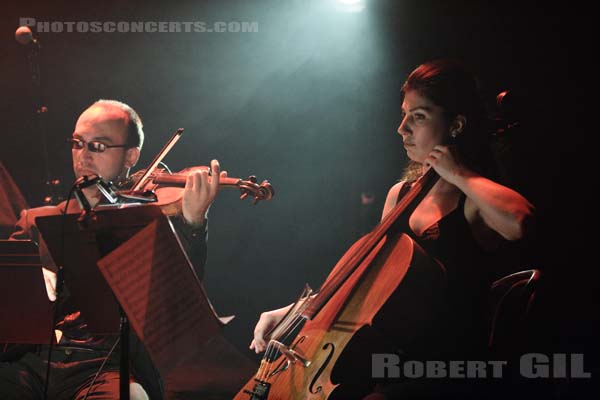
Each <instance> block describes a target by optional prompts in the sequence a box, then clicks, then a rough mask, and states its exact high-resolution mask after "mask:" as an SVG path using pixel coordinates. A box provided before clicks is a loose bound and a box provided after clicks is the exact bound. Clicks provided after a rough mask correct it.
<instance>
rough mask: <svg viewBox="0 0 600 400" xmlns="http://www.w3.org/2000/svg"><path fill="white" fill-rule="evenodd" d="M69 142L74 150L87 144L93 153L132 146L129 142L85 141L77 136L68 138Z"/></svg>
mask: <svg viewBox="0 0 600 400" xmlns="http://www.w3.org/2000/svg"><path fill="white" fill-rule="evenodd" d="M67 143H71V148H72V149H73V150H81V149H83V148H84V147H85V146H86V145H87V148H88V150H89V151H91V152H93V153H102V152H104V150H106V149H110V148H112V147H132V146H130V145H128V144H106V143H102V142H98V141H92V142H84V141H83V140H81V139H76V138H68V139H67Z"/></svg>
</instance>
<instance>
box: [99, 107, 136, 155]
mask: <svg viewBox="0 0 600 400" xmlns="http://www.w3.org/2000/svg"><path fill="white" fill-rule="evenodd" d="M96 106H97V107H103V108H104V109H106V110H109V111H111V112H113V111H114V112H117V111H121V112H122V113H123V114H124V115H125V116H126V117H125V121H124V122H125V123H126V129H127V139H126V140H127V144H129V145H131V146H133V147H137V148H138V149H140V150H141V149H142V146H143V144H144V130H143V127H144V125H143V124H142V120H141V118H140V116H139V115H138V113H137V112H135V110H134V109H133V108H131V107H130V106H128V105H127V104H125V103H123V102H121V101H118V100H106V99H100V100H98V101H96V102H95V103H94V104H92V105H91V107H90V108H92V107H96Z"/></svg>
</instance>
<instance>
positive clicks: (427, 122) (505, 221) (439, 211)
mask: <svg viewBox="0 0 600 400" xmlns="http://www.w3.org/2000/svg"><path fill="white" fill-rule="evenodd" d="M402 96H403V102H402V108H401V110H402V118H401V123H400V126H399V127H398V134H399V135H400V136H401V137H402V140H403V143H404V149H405V151H406V153H407V156H408V158H409V159H410V163H409V166H408V167H407V169H406V170H405V173H404V177H403V179H402V180H401V181H400V182H399V183H397V184H395V185H394V186H392V188H391V189H390V190H389V192H388V195H387V199H386V201H385V205H384V209H383V218H385V216H386V215H387V214H388V213H390V212H391V211H392V210H393V209H394V207H395V205H396V203H397V202H398V201H399V200H400V199H401V198H402V196H404V194H405V193H406V192H407V191H408V190H409V189H410V186H411V185H413V184H414V183H415V182H417V181H418V180H419V179H420V178H421V177H422V176H423V175H424V174H425V172H427V171H428V170H429V169H431V168H433V169H434V170H435V172H436V173H437V175H439V179H438V180H437V182H436V183H435V184H434V185H433V186H432V187H431V189H430V190H429V191H428V192H427V193H426V194H425V195H424V196H423V197H422V200H421V201H420V202H419V203H418V204H417V205H416V207H414V208H413V209H411V210H410V213H409V215H407V216H406V217H405V218H403V219H401V220H400V221H399V225H400V226H399V229H401V230H402V231H403V232H404V233H406V234H407V235H409V236H410V237H411V238H412V239H413V240H414V241H415V242H416V243H417V244H419V245H420V246H421V247H422V248H423V249H424V250H425V252H426V253H427V254H428V255H429V256H431V257H434V258H435V259H437V260H438V261H440V262H441V264H443V270H444V276H445V278H444V282H443V284H444V285H443V286H444V287H445V288H446V289H445V290H444V291H441V292H440V293H439V298H438V301H437V303H436V304H437V306H436V307H435V309H434V310H433V311H432V310H431V309H428V311H427V312H428V313H429V314H430V315H427V316H426V317H423V318H421V317H415V316H414V315H413V316H411V313H412V314H418V313H420V309H419V304H418V302H413V303H410V304H405V307H404V308H403V309H402V311H399V312H395V313H390V312H382V313H381V315H380V316H378V318H377V319H376V321H374V322H375V323H374V324H373V326H374V327H377V328H378V331H379V333H380V334H381V336H382V337H386V338H387V339H389V340H390V341H391V342H392V343H393V348H395V349H396V352H398V349H399V350H400V352H399V353H400V354H401V355H403V357H405V359H409V360H410V359H413V360H414V359H431V360H436V359H446V360H469V359H473V360H476V359H477V358H470V357H477V354H481V353H479V351H480V350H482V348H484V346H485V339H486V336H485V318H484V316H483V311H484V308H483V307H484V306H485V304H486V298H485V297H484V296H485V295H486V294H487V291H488V288H489V285H490V283H491V279H490V276H491V271H489V269H486V265H489V263H487V264H486V257H489V256H490V255H491V254H492V252H493V251H494V250H495V249H497V248H498V247H499V245H500V244H501V243H502V242H503V241H516V240H520V239H522V238H523V237H524V236H525V235H527V234H528V233H529V229H528V226H529V222H530V221H531V217H532V216H533V211H534V210H533V206H532V205H531V204H530V203H529V202H528V201H527V200H526V199H525V198H524V197H523V196H522V195H520V194H519V193H517V192H516V191H514V190H512V189H510V188H508V187H506V186H503V185H501V184H499V183H497V182H495V181H494V180H492V179H493V178H494V175H493V171H494V166H493V164H492V162H493V156H492V153H491V151H490V138H489V134H488V133H487V131H486V129H485V124H484V121H485V113H484V107H483V104H482V102H481V99H480V95H479V90H478V86H477V83H476V80H475V79H474V77H473V76H472V75H471V74H470V73H469V72H467V71H466V70H465V69H464V68H463V67H462V66H461V65H460V64H459V63H457V62H454V61H451V60H436V61H431V62H427V63H425V64H422V65H420V66H419V67H417V68H416V69H415V70H414V71H413V72H412V73H411V74H410V75H409V77H408V79H407V80H406V82H405V83H404V85H403V87H402ZM427 285H428V283H423V282H420V283H419V284H417V285H414V287H411V286H408V287H406V285H403V286H402V288H401V289H402V290H403V291H404V293H402V294H400V295H399V297H398V299H402V300H401V301H406V300H407V299H410V298H411V295H412V294H417V293H416V291H420V290H423V288H427ZM433 286H435V287H438V286H439V285H437V283H435V284H434V283H432V287H433ZM425 290H426V289H425ZM411 291H412V292H411ZM417 297H418V295H417ZM415 303H416V304H415ZM386 306H387V304H386ZM384 308H385V307H384ZM289 309H290V306H288V307H284V308H281V309H278V310H272V311H268V312H264V313H262V315H261V317H260V319H259V321H258V323H257V325H256V328H255V330H254V339H253V340H252V343H251V344H250V348H251V349H253V350H255V351H256V352H257V353H258V352H261V351H264V350H265V348H266V345H267V342H266V340H265V336H267V333H268V332H269V331H270V330H271V329H272V328H273V327H274V326H275V325H276V324H277V323H278V322H279V321H280V320H281V319H282V318H283V316H284V315H285V314H286V313H287V311H288V310H289ZM382 311H384V310H383V309H382ZM405 318H412V319H413V320H420V321H421V326H420V327H419V329H417V330H416V331H415V330H414V329H411V332H407V331H406V329H405V328H406V326H407V324H405V323H404V319H405ZM412 326H413V327H414V326H415V325H414V324H413V325H412ZM403 328H404V329H403ZM350 347H351V346H349V347H348V349H349V348H350ZM371 352H372V351H371ZM336 368H337V367H336ZM341 368H343V366H341ZM365 369H366V370H367V371H368V372H367V375H366V376H367V377H368V376H370V372H371V365H370V363H369V364H368V365H365ZM345 381H346V380H343V382H345ZM353 381H354V382H356V381H357V380H356V379H353ZM384 383H389V382H384ZM342 386H343V384H342ZM350 386H351V385H350ZM388 386H389V387H390V388H392V389H389V390H388V398H395V394H393V393H394V392H393V391H394V390H397V389H393V388H394V385H388ZM395 387H396V388H397V387H398V386H397V385H396V386H395ZM347 392H348V393H346V394H344V395H343V396H344V397H343V398H345V399H348V398H350V397H348V396H350V394H349V393H353V394H354V395H355V396H356V395H357V393H359V391H347ZM382 392H386V389H383V390H382ZM410 393H411V394H419V393H418V390H417V392H410ZM382 396H384V394H382ZM361 397H362V395H358V397H357V398H361Z"/></svg>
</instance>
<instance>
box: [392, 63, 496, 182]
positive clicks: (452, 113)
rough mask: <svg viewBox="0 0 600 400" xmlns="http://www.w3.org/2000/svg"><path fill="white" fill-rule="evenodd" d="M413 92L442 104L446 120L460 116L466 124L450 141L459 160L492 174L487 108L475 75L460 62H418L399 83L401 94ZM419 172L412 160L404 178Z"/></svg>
mask: <svg viewBox="0 0 600 400" xmlns="http://www.w3.org/2000/svg"><path fill="white" fill-rule="evenodd" d="M411 91H416V92H417V93H419V94H420V95H421V96H423V97H426V98H427V99H429V100H431V101H432V102H433V103H434V104H436V105H437V106H439V107H441V108H442V109H443V111H444V115H445V116H446V118H447V119H448V121H452V120H453V119H454V118H455V117H456V116H457V115H463V116H464V117H465V119H466V125H465V128H464V129H463V131H462V132H461V133H460V134H459V135H458V136H457V137H456V138H454V139H449V140H451V141H450V143H451V144H453V145H455V146H456V149H457V153H458V156H459V159H460V160H459V161H460V162H461V163H462V164H463V165H465V166H466V167H467V168H469V169H472V170H474V171H476V172H478V173H479V174H481V175H483V176H487V177H490V178H491V177H492V176H493V175H494V171H495V166H494V162H493V160H494V157H493V154H492V151H491V146H490V145H491V139H490V134H489V133H488V129H487V128H488V127H487V124H486V122H487V118H486V110H485V105H484V102H483V99H482V98H481V94H480V90H479V85H478V82H477V80H476V79H475V76H474V75H473V74H472V73H471V72H470V71H469V70H468V69H466V68H465V67H464V66H463V65H462V64H461V63H459V62H458V61H455V60H451V59H440V60H434V61H430V62H427V63H424V64H421V65H419V66H418V67H417V68H416V69H415V70H414V71H413V72H411V74H410V75H409V76H408V78H407V79H406V82H404V85H402V97H404V95H405V94H406V93H407V92H411ZM421 173H422V168H421V165H420V164H419V163H416V162H414V161H411V162H410V163H409V165H408V167H407V168H406V170H405V172H404V177H403V179H404V180H408V181H412V180H415V179H416V178H418V177H419V176H420V175H421Z"/></svg>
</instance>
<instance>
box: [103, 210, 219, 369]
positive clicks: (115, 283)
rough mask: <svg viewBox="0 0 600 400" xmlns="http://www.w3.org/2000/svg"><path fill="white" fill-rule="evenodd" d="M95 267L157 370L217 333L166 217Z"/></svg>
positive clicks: (174, 363)
mask: <svg viewBox="0 0 600 400" xmlns="http://www.w3.org/2000/svg"><path fill="white" fill-rule="evenodd" d="M98 267H99V269H100V271H101V272H102V274H103V275H104V277H105V279H106V281H107V282H108V284H109V285H110V286H111V288H112V289H113V292H114V293H115V295H116V297H117V299H118V300H119V302H120V304H121V306H122V307H123V309H124V310H125V313H126V314H127V316H128V318H129V321H130V323H131V326H132V328H133V329H134V330H135V332H136V333H137V335H138V337H139V338H140V339H141V340H142V342H143V343H144V344H145V346H146V348H147V349H148V351H149V353H150V356H151V357H152V359H153V361H154V363H155V365H156V367H157V368H158V369H159V370H160V371H161V373H168V372H169V371H170V370H172V369H173V368H174V367H176V366H177V365H180V364H182V363H185V361H186V360H188V359H193V358H194V357H196V356H197V354H195V353H196V352H199V351H200V350H201V348H202V346H203V345H204V344H205V343H206V342H207V341H208V340H209V339H211V338H212V337H213V336H214V335H218V334H220V331H219V328H220V326H221V322H220V321H219V319H218V317H217V315H216V313H215V311H214V309H213V308H212V305H211V304H210V302H209V300H208V298H207V296H206V294H205V292H204V289H203V288H202V285H201V283H200V281H199V280H198V277H197V276H196V274H195V273H194V271H193V268H192V266H191V264H190V262H189V260H188V258H187V256H186V254H185V252H184V251H183V249H182V247H181V244H180V243H179V241H178V239H177V237H176V236H175V235H174V232H173V228H172V226H171V224H170V222H169V220H168V219H167V218H166V217H163V218H159V219H157V220H155V221H154V222H152V223H150V224H149V225H148V226H147V227H145V228H144V229H142V230H141V231H139V232H138V233H136V234H135V235H134V236H133V237H131V238H130V239H129V240H127V241H126V242H125V243H123V244H122V245H121V246H119V247H118V248H117V249H115V250H114V251H112V252H111V253H109V254H108V255H107V256H105V257H104V258H102V259H100V260H99V261H98Z"/></svg>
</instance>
